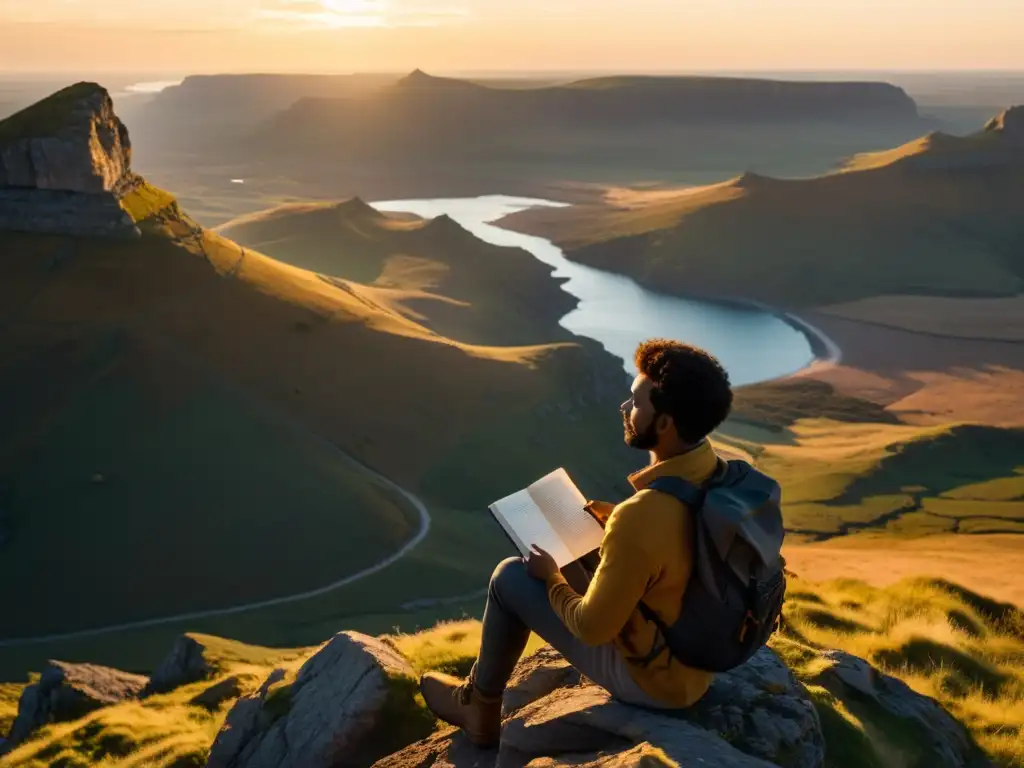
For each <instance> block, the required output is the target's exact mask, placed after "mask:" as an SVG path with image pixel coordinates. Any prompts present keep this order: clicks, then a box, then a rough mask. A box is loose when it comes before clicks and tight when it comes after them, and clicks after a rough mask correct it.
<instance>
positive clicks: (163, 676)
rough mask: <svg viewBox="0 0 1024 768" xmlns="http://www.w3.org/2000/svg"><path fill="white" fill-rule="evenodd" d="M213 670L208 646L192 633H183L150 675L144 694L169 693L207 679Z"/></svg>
mask: <svg viewBox="0 0 1024 768" xmlns="http://www.w3.org/2000/svg"><path fill="white" fill-rule="evenodd" d="M213 672H214V669H213V667H212V666H211V665H210V664H209V662H207V660H206V647H205V646H204V645H203V644H202V643H201V642H200V641H199V640H198V639H197V638H195V637H193V636H192V635H182V636H181V637H179V638H178V639H177V640H175V641H174V645H173V646H172V647H171V652H170V653H169V654H167V656H166V658H164V660H163V661H161V662H160V664H159V666H158V667H157V668H156V669H155V670H154V671H153V674H152V675H150V677H149V683H148V684H147V685H146V690H145V691H144V693H143V695H145V696H151V695H152V694H154V693H167V692H168V691H173V690H174V689H175V688H179V687H181V686H183V685H189V684H190V683H196V682H199V681H200V680H206V679H207V678H208V677H210V675H212V674H213Z"/></svg>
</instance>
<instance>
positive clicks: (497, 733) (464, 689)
mask: <svg viewBox="0 0 1024 768" xmlns="http://www.w3.org/2000/svg"><path fill="white" fill-rule="evenodd" d="M420 692H421V693H422V694H423V700H424V701H426V702H427V706H428V707H430V710H431V711H432V712H433V713H434V714H435V715H437V716H438V717H439V718H440V719H441V720H444V721H445V722H446V723H449V724H451V725H454V726H457V727H459V728H461V729H462V731H463V733H465V734H466V738H468V739H469V740H470V741H471V742H473V743H474V744H475V745H476V746H478V747H484V748H489V747H495V746H497V745H498V742H499V740H500V739H501V699H500V698H497V699H488V698H486V697H484V696H481V695H480V692H479V691H477V690H476V688H475V687H474V686H473V683H472V682H471V681H470V680H460V679H459V678H457V677H452V676H451V675H445V674H442V673H440V672H427V673H426V674H424V675H423V676H422V677H420Z"/></svg>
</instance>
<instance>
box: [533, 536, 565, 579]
mask: <svg viewBox="0 0 1024 768" xmlns="http://www.w3.org/2000/svg"><path fill="white" fill-rule="evenodd" d="M530 549H532V550H533V551H532V552H530V555H529V557H527V558H526V572H527V573H528V574H530V575H531V576H533V578H535V579H540V580H541V581H547V580H548V579H549V578H551V577H552V576H554V575H555V574H556V573H558V564H557V563H556V562H555V558H553V557H552V556H551V555H549V554H548V553H547V552H545V551H544V550H543V549H541V548H540V547H538V546H537V545H536V544H533V545H532V546H531V547H530Z"/></svg>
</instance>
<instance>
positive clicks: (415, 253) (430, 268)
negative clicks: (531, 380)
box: [217, 198, 576, 344]
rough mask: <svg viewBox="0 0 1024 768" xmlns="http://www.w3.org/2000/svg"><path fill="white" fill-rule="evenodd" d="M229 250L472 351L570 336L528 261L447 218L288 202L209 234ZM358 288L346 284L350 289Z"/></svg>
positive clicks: (543, 276) (564, 298)
mask: <svg viewBox="0 0 1024 768" xmlns="http://www.w3.org/2000/svg"><path fill="white" fill-rule="evenodd" d="M217 232H218V233H220V234H222V235H224V236H226V237H229V238H231V239H232V240H234V241H235V242H237V243H239V244H241V245H243V246H246V247H253V248H256V249H258V250H260V251H261V252H263V253H266V254H267V255H269V256H271V257H273V258H275V259H278V260H280V261H284V262H287V263H289V264H294V265H295V266H298V267H302V268H303V269H309V270H313V271H315V272H317V273H320V274H324V275H327V276H329V277H332V278H341V280H342V281H344V282H342V283H340V284H342V285H346V286H348V287H350V288H351V290H353V291H357V292H358V293H359V295H361V296H364V297H366V298H367V299H368V300H370V301H374V302H377V303H379V304H381V305H383V306H388V307H391V308H393V309H394V311H396V312H398V313H399V314H402V315H403V316H405V317H408V318H410V319H412V320H415V321H416V322H419V323H422V324H423V325H425V326H426V327H428V328H430V329H431V330H433V331H436V332H437V333H439V334H441V335H443V336H447V337H449V338H452V339H457V340H459V341H462V342H466V343H475V344H531V343H538V342H550V341H564V340H569V339H571V338H572V336H571V334H569V333H568V332H567V331H565V330H564V329H563V328H561V327H560V326H559V324H558V322H559V320H560V319H561V318H562V317H563V316H564V315H565V314H566V313H568V312H569V311H571V310H572V309H573V307H574V306H575V303H576V302H575V299H573V298H572V297H571V296H570V295H569V294H567V293H566V292H565V291H563V290H562V289H561V287H560V283H559V281H557V280H555V279H553V278H552V272H553V269H552V268H551V267H549V266H547V265H545V264H543V263H541V262H540V261H538V260H537V259H535V258H534V257H533V256H532V255H531V254H528V253H526V252H524V251H522V250H519V249H515V248H505V247H499V246H494V245H490V244H488V243H485V242H483V241H482V240H479V239H477V238H476V237H474V236H473V235H472V234H470V233H469V232H468V231H466V230H464V229H463V228H462V227H461V226H459V225H458V224H457V223H455V222H454V221H453V220H452V219H450V218H449V217H447V216H439V217H437V218H435V219H432V220H429V221H424V220H421V219H415V218H410V217H407V216H406V217H396V216H387V215H385V214H383V213H380V212H378V211H377V210H375V209H374V208H372V207H371V206H369V205H367V204H366V203H364V202H363V201H362V200H360V199H359V198H353V199H351V200H347V201H344V202H341V203H326V204H316V203H312V204H293V205H285V206H281V207H279V208H275V209H271V210H269V211H263V212H260V213H256V214H250V215H248V216H243V217H241V218H239V219H235V220H234V221H230V222H228V223H227V224H224V225H223V226H220V227H218V228H217ZM352 282H355V283H362V284H365V285H359V286H354V285H352V284H351V283H352Z"/></svg>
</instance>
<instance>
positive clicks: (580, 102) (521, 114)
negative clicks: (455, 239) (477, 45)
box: [263, 70, 918, 147]
mask: <svg viewBox="0 0 1024 768" xmlns="http://www.w3.org/2000/svg"><path fill="white" fill-rule="evenodd" d="M917 119H918V113H917V105H916V103H915V102H914V100H913V99H912V98H911V97H910V96H908V95H907V93H906V92H905V91H903V89H901V88H897V87H896V86H893V85H889V84H887V83H881V82H879V83H872V82H865V83H860V82H837V83H820V82H786V81H776V80H757V79H740V78H718V77H609V78H597V79H589V80H580V81H578V82H575V83H570V84H567V85H559V86H550V87H544V88H524V89H512V88H489V87H486V86H483V85H478V84H475V83H470V82H466V81H460V80H453V79H451V78H440V77H431V76H430V75H427V74H424V73H423V72H420V71H419V70H417V71H416V72H414V73H412V74H411V75H409V76H408V77H406V78H404V79H402V80H400V81H399V82H398V83H397V84H396V85H395V86H394V87H391V88H382V89H380V90H378V91H376V92H374V93H372V94H368V95H366V96H365V97H364V98H324V97H314V96H310V97H307V98H304V99H301V100H299V101H297V102H296V103H295V104H294V106H293V107H292V108H291V109H289V110H287V111H285V112H283V113H281V114H280V115H278V116H277V118H275V120H273V121H272V122H271V123H269V124H268V125H267V126H266V127H265V130H264V131H263V135H264V136H265V137H266V138H269V139H273V140H275V141H277V140H280V139H283V138H284V133H286V132H287V133H288V134H289V135H290V136H291V138H292V140H293V141H294V132H295V131H296V130H298V131H300V132H301V133H302V134H303V135H305V134H309V135H310V136H317V137H322V138H324V139H325V140H330V141H331V142H336V141H338V140H339V139H344V140H345V141H347V142H357V143H359V142H362V143H365V144H366V145H367V146H371V147H372V146H377V145H380V144H382V143H385V142H387V141H388V139H394V140H397V141H398V142H400V143H402V144H405V143H407V142H408V141H409V140H410V139H412V140H415V139H416V137H420V141H423V140H429V141H432V142H437V141H439V140H447V141H449V142H451V143H453V144H461V143H462V142H463V141H465V140H474V139H476V140H482V139H486V140H487V141H488V142H493V141H494V140H495V139H497V138H502V137H507V139H506V140H508V141H516V140H519V139H522V138H525V137H528V136H531V135H532V136H534V137H535V138H536V136H537V135H538V134H544V135H550V134H551V132H552V131H553V130H557V131H564V130H566V129H571V130H576V131H583V132H587V133H591V132H595V131H598V132H600V131H602V130H605V129H608V128H616V129H618V127H622V128H630V129H636V128H638V127H642V126H644V125H649V126H662V127H664V126H672V125H678V126H691V125H701V124H707V123H712V124H720V123H726V124H745V123H750V122H760V123H787V122H792V121H817V122H843V121H851V120H876V121H877V120H888V121H905V122H906V121H916V120H917Z"/></svg>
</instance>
